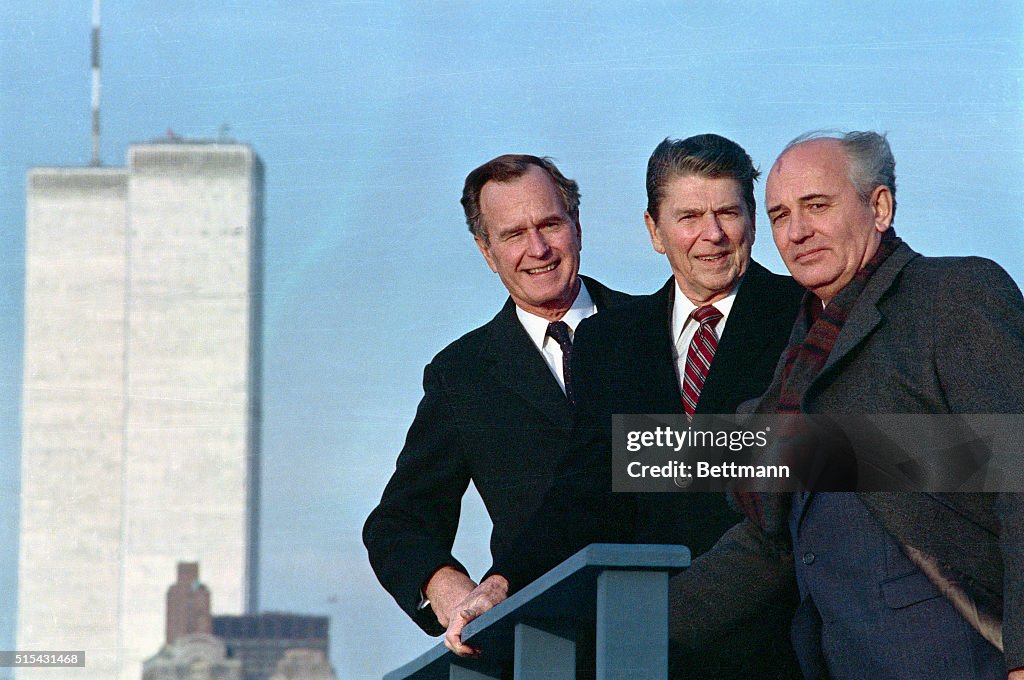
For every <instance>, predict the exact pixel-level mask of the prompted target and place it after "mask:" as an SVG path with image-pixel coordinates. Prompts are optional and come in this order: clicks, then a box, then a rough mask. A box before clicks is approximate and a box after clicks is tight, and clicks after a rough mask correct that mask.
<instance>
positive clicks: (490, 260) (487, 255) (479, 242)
mask: <svg viewBox="0 0 1024 680" xmlns="http://www.w3.org/2000/svg"><path fill="white" fill-rule="evenodd" d="M473 240H474V241H476V247H477V248H479V249H480V254H481V255H483V256H484V259H485V260H487V266H488V267H490V268H491V271H492V272H494V273H495V274H497V273H498V268H497V267H495V266H494V257H493V256H491V248H490V246H488V245H487V244H486V243H484V240H483V239H482V238H480V237H479V236H474V237H473Z"/></svg>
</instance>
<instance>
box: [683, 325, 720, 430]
mask: <svg viewBox="0 0 1024 680" xmlns="http://www.w3.org/2000/svg"><path fill="white" fill-rule="evenodd" d="M691 316H692V317H693V320H694V321H696V322H697V323H699V324H700V326H699V327H698V328H697V332H696V333H694V334H693V340H691V341H690V349H689V350H688V351H687V352H686V369H685V370H684V372H683V410H684V411H685V412H686V417H687V419H689V420H693V414H694V412H695V411H696V410H697V400H698V399H700V391H701V390H702V389H704V381H705V380H706V379H707V377H708V371H709V370H711V360H712V359H714V358H715V350H716V349H718V333H716V332H715V325H716V324H717V323H718V321H719V319H721V318H722V316H723V315H722V313H721V312H720V311H718V310H717V309H715V308H714V306H712V305H705V306H703V307H698V308H697V309H695V310H694V311H693V314H692V315H691Z"/></svg>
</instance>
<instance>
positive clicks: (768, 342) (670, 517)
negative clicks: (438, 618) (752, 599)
mask: <svg viewBox="0 0 1024 680" xmlns="http://www.w3.org/2000/svg"><path fill="white" fill-rule="evenodd" d="M675 289H676V287H675V282H674V280H672V279H669V280H668V282H667V283H666V284H665V285H664V286H663V287H662V288H661V290H659V291H658V292H656V293H654V294H653V295H647V296H642V297H637V298H634V299H633V300H631V301H629V302H627V303H625V304H622V305H619V306H617V307H615V308H614V309H610V310H608V311H607V312H603V313H601V314H599V315H597V316H594V317H592V318H590V319H587V320H585V321H584V322H583V323H581V324H580V325H579V328H577V330H576V335H575V340H574V344H573V375H574V377H575V378H576V382H575V385H576V395H577V404H578V413H577V422H576V424H575V428H574V432H573V437H572V447H571V450H570V451H569V452H568V454H567V455H566V456H565V457H564V458H563V459H562V469H561V471H560V473H559V475H558V479H557V481H556V483H555V486H554V488H553V489H552V490H551V492H550V493H548V495H547V497H546V498H545V499H544V504H543V505H542V506H541V508H540V511H539V514H538V517H537V519H536V520H535V521H533V522H531V523H530V525H529V527H528V528H527V531H526V532H524V534H523V535H522V536H520V537H519V538H518V539H517V540H516V541H515V543H514V544H513V545H512V546H511V547H510V549H509V550H506V551H504V552H498V553H495V556H496V559H495V562H494V565H493V566H492V568H491V573H497V574H501V575H502V576H504V577H505V578H507V579H508V581H509V584H510V586H511V588H512V589H513V590H515V589H518V588H521V587H522V586H524V585H526V584H527V583H529V582H530V581H532V580H534V579H535V578H537V577H538V576H540V575H541V574H543V573H544V572H545V571H547V570H548V569H550V568H551V567H553V566H555V565H556V564H558V563H559V562H561V561H562V560H563V559H565V558H566V557H568V556H570V555H572V554H573V553H574V552H576V551H577V550H579V549H580V548H582V547H584V546H586V545H588V544H590V543H599V542H605V543H682V544H684V545H687V546H689V547H690V549H691V551H693V553H694V555H699V554H700V553H702V552H704V551H705V550H707V549H708V548H709V547H711V546H712V545H713V544H714V542H715V541H716V540H718V538H719V537H720V536H721V535H722V534H723V533H724V532H725V530H726V529H728V528H729V527H731V526H732V525H734V524H736V523H737V522H738V521H739V520H740V517H739V515H737V514H735V513H734V512H733V511H732V510H730V509H729V508H728V506H727V504H726V501H725V498H724V496H722V495H721V494H695V493H678V494H671V493H670V494H660V493H646V494H626V493H612V492H611V478H612V475H611V458H612V455H611V441H612V436H611V416H612V415H613V414H615V413H681V412H682V405H683V402H682V395H681V393H680V391H679V381H678V378H677V376H676V367H675V361H674V359H673V356H672V353H673V338H672V337H671V335H672V333H671V325H672V306H673V301H674V295H675ZM802 294H803V289H802V288H800V286H799V285H797V284H796V283H795V282H794V281H793V280H792V279H791V278H789V277H787V276H779V275H776V274H772V273H771V272H769V271H768V270H767V269H765V268H764V267H762V266H760V265H759V264H757V263H756V262H753V261H751V263H750V266H749V268H748V270H747V273H746V275H745V277H744V280H743V284H742V285H741V286H740V289H739V292H738V293H737V296H736V300H735V302H734V303H733V308H732V312H731V313H730V315H729V320H728V322H727V323H726V327H725V332H724V334H723V335H722V337H721V339H720V341H719V344H718V350H717V352H716V353H715V358H714V361H713V362H712V365H711V370H710V372H709V373H708V376H707V380H706V381H705V383H704V389H703V390H702V392H701V395H700V399H699V401H698V403H697V413H698V414H700V413H734V412H735V411H736V407H737V406H739V404H740V403H741V402H743V401H746V400H748V399H752V398H755V397H758V396H760V395H761V393H762V392H763V391H764V390H765V388H766V387H767V386H768V384H769V383H770V382H771V378H772V374H773V371H774V369H775V365H776V363H777V361H778V358H779V355H780V354H781V353H782V350H783V349H784V348H785V346H786V341H787V339H788V338H789V333H790V330H791V329H792V327H793V322H794V320H795V318H796V312H797V309H798V307H799V301H800V298H801V296H802Z"/></svg>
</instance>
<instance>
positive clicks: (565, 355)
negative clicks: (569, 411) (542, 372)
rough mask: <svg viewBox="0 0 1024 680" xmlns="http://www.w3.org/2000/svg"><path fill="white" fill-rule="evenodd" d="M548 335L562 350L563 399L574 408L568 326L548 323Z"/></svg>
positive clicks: (562, 322) (570, 342)
mask: <svg viewBox="0 0 1024 680" xmlns="http://www.w3.org/2000/svg"><path fill="white" fill-rule="evenodd" d="M548 335H550V336H551V337H552V338H554V339H555V342H557V343H558V346H559V347H561V348H562V378H563V381H564V382H565V398H566V399H568V400H569V403H570V404H572V405H573V406H575V405H576V395H575V394H573V391H572V364H571V359H572V338H570V337H569V324H567V323H565V322H564V321H555V322H553V323H549V324H548Z"/></svg>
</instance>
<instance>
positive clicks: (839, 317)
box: [731, 227, 903, 528]
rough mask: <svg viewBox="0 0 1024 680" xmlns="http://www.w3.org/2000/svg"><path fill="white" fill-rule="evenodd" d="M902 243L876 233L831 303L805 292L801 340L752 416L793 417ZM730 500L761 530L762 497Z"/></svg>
mask: <svg viewBox="0 0 1024 680" xmlns="http://www.w3.org/2000/svg"><path fill="white" fill-rule="evenodd" d="M902 243H903V239H901V238H899V237H898V236H896V231H895V229H893V228H892V227H890V228H889V229H888V230H887V231H885V232H884V233H883V234H882V241H881V243H879V245H878V250H877V251H875V254H874V255H873V256H872V257H871V259H870V260H868V263H867V264H866V265H864V266H863V267H862V268H861V269H860V271H858V272H857V274H856V275H855V276H854V277H853V279H852V280H851V281H850V283H848V284H846V286H845V287H844V288H843V289H842V290H841V291H839V294H838V295H836V296H835V297H834V298H832V300H831V301H830V302H829V303H828V305H826V306H825V308H824V309H822V307H821V300H820V299H818V297H817V296H816V295H814V294H813V293H811V292H809V291H808V292H807V293H806V294H805V295H804V299H803V301H802V303H801V307H800V313H799V314H798V315H797V319H796V322H795V324H794V329H798V330H800V331H801V332H800V333H799V334H798V333H794V337H796V338H799V337H801V336H802V337H803V340H799V339H798V340H796V341H795V342H794V343H793V344H791V345H790V346H789V347H787V348H786V349H785V351H784V352H783V356H784V357H785V363H784V364H783V367H782V375H781V377H780V380H781V386H780V391H779V397H778V400H777V401H776V402H775V403H771V400H768V399H766V400H764V401H762V402H761V404H759V405H758V409H757V412H758V413H780V414H792V415H798V414H800V413H801V411H800V402H801V400H802V399H803V395H804V394H805V393H806V392H807V390H808V388H809V387H810V386H811V383H813V382H814V379H815V378H817V377H818V374H820V373H821V371H822V369H823V368H824V367H825V362H826V361H828V357H829V354H831V353H832V349H833V347H835V344H836V339H837V338H838V337H839V333H840V331H841V330H842V329H843V324H844V323H845V322H846V318H847V317H848V316H849V315H850V311H851V310H852V309H853V306H854V305H855V304H856V302H857V300H858V298H860V296H861V293H863V292H864V288H865V287H866V286H867V283H868V281H869V280H870V279H871V277H872V275H873V274H874V273H875V272H876V271H878V268H879V267H880V266H881V265H882V263H883V262H885V260H886V259H887V258H888V257H889V256H890V255H892V253H893V251H895V250H896V249H897V248H898V247H899V246H900V244H902ZM791 422H792V425H791V427H794V428H798V427H799V425H797V422H798V420H797V419H795V418H794V419H792V421H791ZM798 435H799V432H788V433H785V435H784V437H785V438H792V439H796V438H797V436H798ZM731 495H732V501H733V504H734V505H735V506H736V508H737V509H738V510H739V511H740V512H742V513H743V514H744V515H746V516H747V517H749V518H750V520H751V521H753V522H754V523H755V524H757V525H758V526H759V527H761V528H764V526H765V524H764V504H763V500H764V499H763V494H762V493H758V492H752V491H747V490H744V489H742V488H741V485H737V486H736V487H734V488H733V490H732V494H731Z"/></svg>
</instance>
